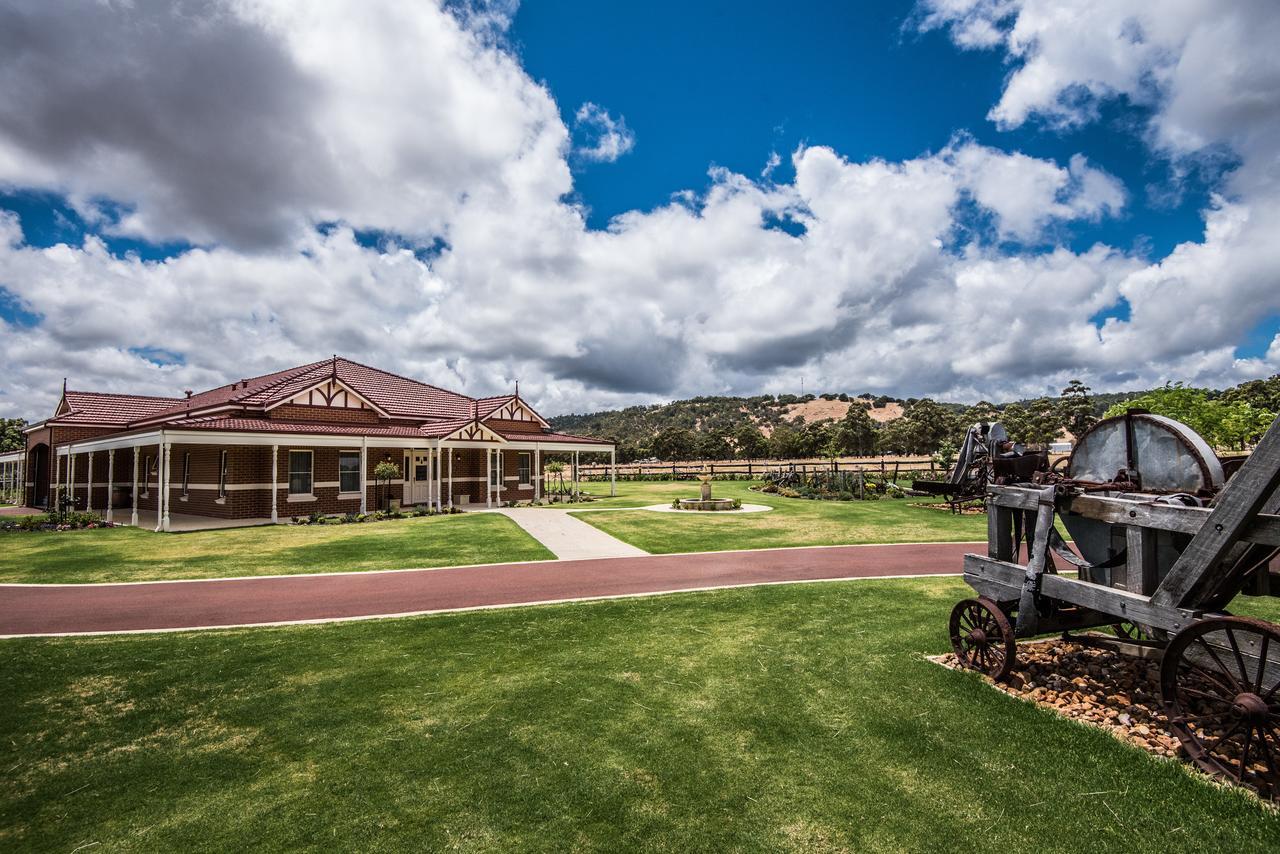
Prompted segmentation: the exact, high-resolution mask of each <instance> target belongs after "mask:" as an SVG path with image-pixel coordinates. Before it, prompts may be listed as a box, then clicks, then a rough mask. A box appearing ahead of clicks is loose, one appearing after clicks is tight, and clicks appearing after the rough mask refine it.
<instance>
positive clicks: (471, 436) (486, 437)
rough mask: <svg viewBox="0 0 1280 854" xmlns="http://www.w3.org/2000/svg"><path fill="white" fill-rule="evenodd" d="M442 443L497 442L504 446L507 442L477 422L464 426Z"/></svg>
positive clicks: (446, 437) (445, 438)
mask: <svg viewBox="0 0 1280 854" xmlns="http://www.w3.org/2000/svg"><path fill="white" fill-rule="evenodd" d="M442 441H465V442H499V443H502V444H506V442H507V440H506V439H504V438H502V437H501V436H499V435H498V434H497V433H495V432H493V431H492V430H490V429H489V428H488V427H486V426H484V425H483V424H481V423H480V422H479V421H473V422H471V423H470V424H464V425H463V426H461V427H459V428H458V429H457V430H454V431H453V432H452V433H450V434H449V435H448V436H445V437H444V439H443V440H442Z"/></svg>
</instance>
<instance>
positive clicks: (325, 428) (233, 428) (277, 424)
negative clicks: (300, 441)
mask: <svg viewBox="0 0 1280 854" xmlns="http://www.w3.org/2000/svg"><path fill="white" fill-rule="evenodd" d="M165 426H166V427H172V428H174V429H180V430H221V431H227V432H232V433H317V434H320V435H323V436H396V437H403V438H405V439H421V438H422V437H423V436H422V431H421V430H419V429H418V428H417V427H415V426H412V425H409V424H383V425H375V424H321V423H311V422H307V423H304V422H301V421H272V420H270V419H268V418H183V419H180V420H178V421H170V422H169V423H167V424H166V425H165Z"/></svg>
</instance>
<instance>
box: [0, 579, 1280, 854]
mask: <svg viewBox="0 0 1280 854" xmlns="http://www.w3.org/2000/svg"><path fill="white" fill-rule="evenodd" d="M966 591H967V588H965V587H964V586H963V585H962V584H960V583H959V582H957V581H953V580H951V579H945V580H944V579H917V580H894V581H867V582H842V583H827V584H814V585H787V586H777V587H761V588H753V589H748V590H733V591H720V592H713V593H700V594H683V595H677V596H666V597H657V598H647V599H631V600H616V601H610V602H600V603H591V604H578V605H566V606H549V607H541V608H523V609H511V610H503V611H489V612H477V613H469V614H454V615H442V616H436V617H423V618H412V619H403V620H394V621H375V622H354V623H341V624H329V625H319V626H301V627H291V628H276V629H257V630H230V631H218V632H205V633H191V634H161V635H131V636H116V637H104V638H92V639H85V638H81V639H44V640H19V641H13V640H11V641H4V642H3V644H4V646H3V654H4V655H5V657H6V663H5V666H4V667H3V668H0V696H3V697H4V698H5V699H4V702H3V703H0V768H3V769H4V774H3V775H0V849H3V850H15V851H16V850H44V851H62V852H67V851H72V850H74V849H77V848H80V850H98V851H110V850H117V849H124V848H127V849H129V850H155V851H174V850H245V849H254V850H259V849H265V850H292V849H298V848H310V849H323V850H362V851H364V850H369V851H377V850H385V851H399V850H406V849H413V850H439V849H444V848H461V849H467V850H486V851H507V850H539V851H545V850H565V849H577V850H604V851H620V850H665V851H726V850H787V851H834V850H857V851H926V850H927V851H938V850H949V851H1030V850H1035V851H1079V850H1085V849H1087V850H1090V851H1119V852H1125V854H1132V852H1141V851H1159V852H1175V851H1209V850H1215V851H1221V850H1229V851H1267V850H1271V851H1274V850H1275V845H1276V841H1277V839H1280V815H1278V814H1277V813H1276V812H1275V811H1274V810H1268V809H1265V808H1263V807H1262V806H1260V805H1259V804H1258V803H1257V802H1256V801H1254V800H1252V799H1250V798H1249V797H1246V796H1244V795H1242V794H1240V793H1238V792H1233V791H1229V790H1225V789H1222V788H1218V787H1216V786H1214V785H1210V784H1208V783H1206V782H1204V781H1203V780H1201V779H1200V778H1199V777H1198V776H1197V775H1195V774H1193V773H1190V772H1188V771H1187V770H1186V769H1185V768H1184V767H1183V766H1182V765H1180V764H1179V763H1176V762H1174V761H1171V760H1157V759H1154V758H1152V757H1150V756H1148V755H1147V754H1145V753H1142V752H1140V751H1138V750H1137V749H1135V748H1132V747H1130V746H1128V745H1126V744H1123V743H1121V742H1119V741H1118V740H1116V739H1114V738H1112V737H1110V736H1109V735H1106V734H1104V733H1102V732H1100V731H1097V730H1093V729H1089V728H1086V727H1084V726H1082V725H1078V724H1075V723H1071V722H1068V721H1065V720H1063V719H1061V718H1058V717H1056V716H1055V715H1053V714H1051V713H1049V712H1047V711H1044V710H1041V709H1038V708H1036V707H1033V706H1031V705H1029V704H1027V703H1024V702H1021V701H1018V700H1015V699H1012V698H1010V697H1007V696H1005V695H1003V694H1000V693H998V692H996V691H994V690H992V689H991V688H990V687H989V686H987V685H985V684H983V683H982V682H981V681H980V680H979V679H978V678H977V677H975V676H973V675H971V674H962V673H955V672H951V671H947V670H943V669H942V668H939V667H937V666H936V665H933V664H931V663H929V662H927V661H925V660H924V658H923V655H925V654H929V653H938V652H942V651H944V649H945V648H946V646H947V644H946V640H945V629H944V626H945V621H946V615H947V613H948V611H949V609H950V607H951V605H952V603H953V601H954V600H955V599H956V598H958V597H960V596H962V595H964V594H965V592H966ZM1272 616H1275V609H1274V608H1273V609H1272ZM93 843H99V844H97V845H94V846H93V847H92V848H85V847H84V846H88V845H91V844H93Z"/></svg>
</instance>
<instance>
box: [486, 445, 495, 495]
mask: <svg viewBox="0 0 1280 854" xmlns="http://www.w3.org/2000/svg"><path fill="white" fill-rule="evenodd" d="M484 506H485V507H492V506H493V451H492V450H490V449H489V448H485V450H484Z"/></svg>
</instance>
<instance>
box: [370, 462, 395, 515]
mask: <svg viewBox="0 0 1280 854" xmlns="http://www.w3.org/2000/svg"><path fill="white" fill-rule="evenodd" d="M399 479H400V466H398V465H396V464H395V463H393V462H391V460H383V461H382V462H380V463H378V464H377V465H376V466H374V467H373V480H374V483H376V484H377V485H378V507H379V508H381V509H383V510H387V509H389V508H388V503H389V502H388V499H389V497H390V493H389V492H388V490H387V487H388V486H389V485H390V484H391V481H393V480H399Z"/></svg>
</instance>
